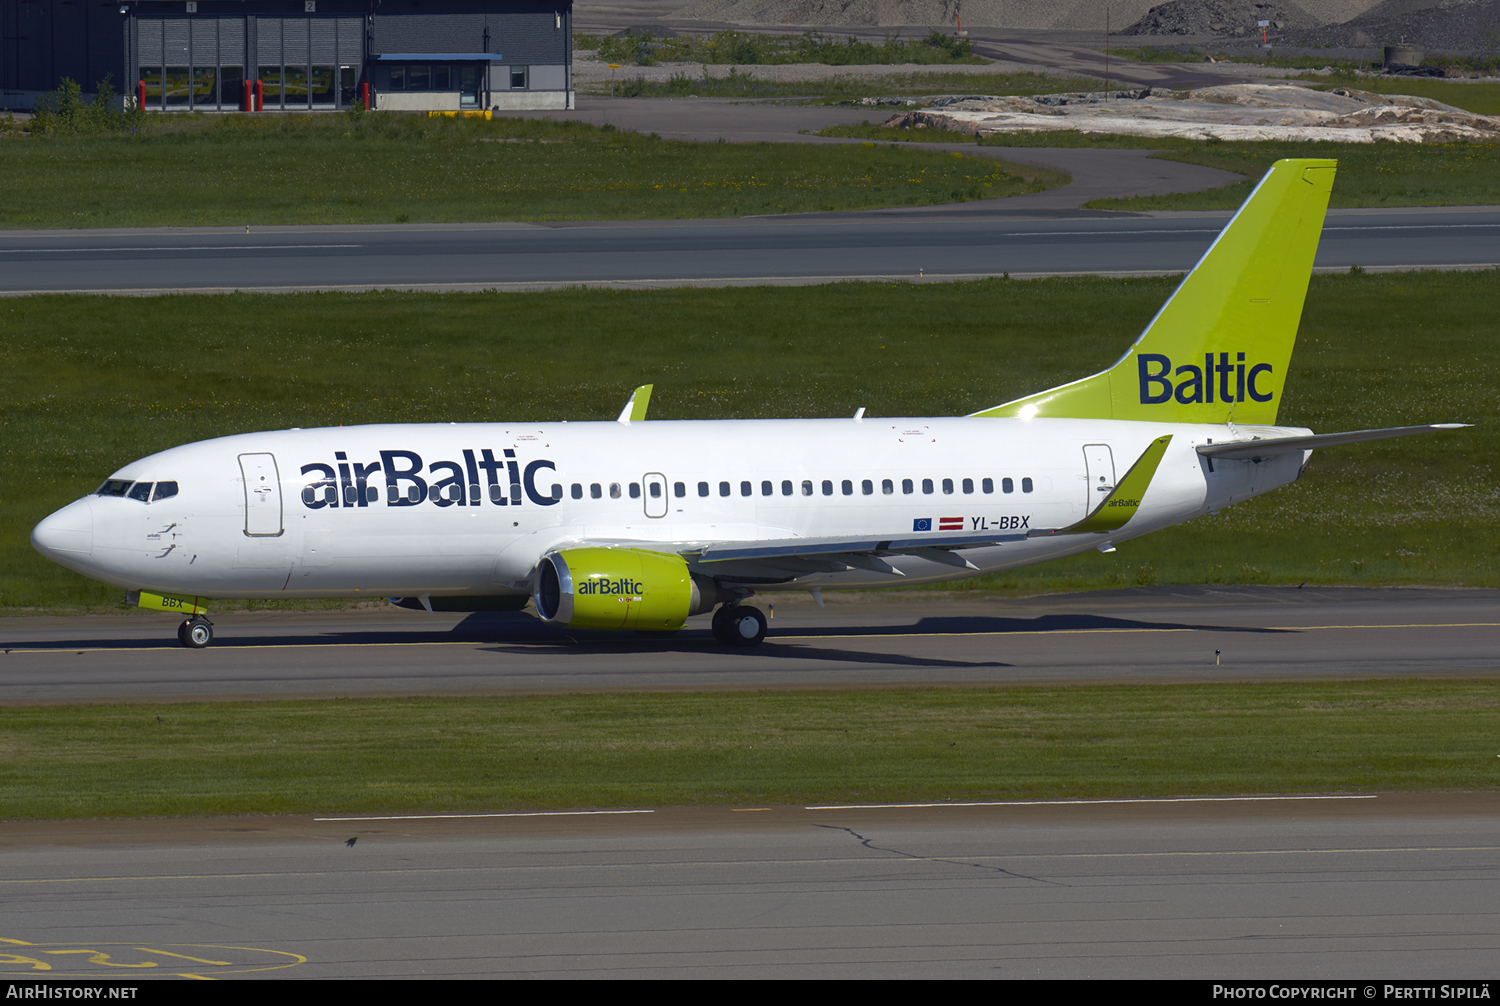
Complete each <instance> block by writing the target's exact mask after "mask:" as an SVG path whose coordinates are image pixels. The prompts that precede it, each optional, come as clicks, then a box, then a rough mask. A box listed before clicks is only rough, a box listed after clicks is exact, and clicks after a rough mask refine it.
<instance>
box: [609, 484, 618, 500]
mask: <svg viewBox="0 0 1500 1006" xmlns="http://www.w3.org/2000/svg"><path fill="white" fill-rule="evenodd" d="M609 498H610V499H612V500H617V499H619V498H620V483H618V482H611V483H610V484H609Z"/></svg>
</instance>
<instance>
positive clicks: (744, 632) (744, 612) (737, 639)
mask: <svg viewBox="0 0 1500 1006" xmlns="http://www.w3.org/2000/svg"><path fill="white" fill-rule="evenodd" d="M714 638H715V639H717V640H718V641H719V642H721V643H723V644H724V645H725V646H758V645H759V644H760V641H761V640H762V639H765V638H766V616H765V615H764V614H762V613H761V610H760V609H759V608H752V607H751V606H750V605H748V604H725V605H720V607H719V610H718V611H716V612H714Z"/></svg>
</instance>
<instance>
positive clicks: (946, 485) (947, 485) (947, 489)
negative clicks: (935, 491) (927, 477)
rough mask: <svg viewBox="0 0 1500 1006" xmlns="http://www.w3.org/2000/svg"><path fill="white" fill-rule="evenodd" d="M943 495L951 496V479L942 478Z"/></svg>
mask: <svg viewBox="0 0 1500 1006" xmlns="http://www.w3.org/2000/svg"><path fill="white" fill-rule="evenodd" d="M943 495H944V496H952V495H953V480H952V479H943Z"/></svg>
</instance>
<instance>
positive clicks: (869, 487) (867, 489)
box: [859, 479, 875, 496]
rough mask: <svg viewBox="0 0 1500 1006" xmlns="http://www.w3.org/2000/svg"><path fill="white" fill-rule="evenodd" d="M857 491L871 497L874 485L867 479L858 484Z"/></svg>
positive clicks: (873, 492)
mask: <svg viewBox="0 0 1500 1006" xmlns="http://www.w3.org/2000/svg"><path fill="white" fill-rule="evenodd" d="M859 491H860V492H862V493H864V494H865V495H866V496H873V495H874V494H875V483H873V482H871V481H870V480H869V479H865V480H864V481H863V482H861V483H860V484H859Z"/></svg>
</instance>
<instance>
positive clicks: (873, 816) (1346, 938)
mask: <svg viewBox="0 0 1500 1006" xmlns="http://www.w3.org/2000/svg"><path fill="white" fill-rule="evenodd" d="M630 810H632V811H634V812H632V813H625V814H608V815H591V816H562V817H555V816H544V817H493V818H478V819H474V818H471V819H462V820H431V819H429V820H413V819H405V820H349V819H344V820H309V819H307V818H269V819H268V818H230V819H217V820H204V821H182V822H173V821H167V822H160V821H158V822H109V823H103V822H79V823H77V824H72V825H62V826H60V825H54V824H41V825H6V826H0V891H3V892H4V899H5V903H6V916H7V927H6V936H7V940H8V941H11V942H9V944H8V945H7V946H6V947H5V948H4V950H5V953H4V954H3V955H0V971H3V972H4V973H5V974H6V977H8V978H13V979H14V978H22V979H24V980H32V979H38V978H40V979H49V978H50V979H61V980H67V979H69V978H78V977H84V976H89V977H107V978H110V979H113V980H116V981H123V982H125V983H126V984H134V983H136V982H144V981H149V980H153V979H169V978H178V977H181V978H198V977H206V978H308V979H312V978H321V979H337V978H417V977H427V978H445V977H463V978H523V977H546V978H1197V979H1205V980H1208V979H1211V980H1213V981H1224V980H1229V979H1235V978H1271V979H1297V978H1303V979H1306V978H1325V979H1326V978H1343V979H1352V980H1358V981H1365V982H1368V981H1372V980H1374V981H1388V980H1391V979H1406V980H1412V979H1431V980H1442V981H1447V982H1453V981H1455V980H1462V979H1471V980H1472V979H1486V978H1490V977H1492V976H1493V975H1494V973H1495V961H1496V954H1497V951H1500V910H1497V908H1496V906H1497V905H1500V869H1497V865H1496V864H1497V854H1500V842H1497V838H1496V836H1497V835H1500V828H1497V826H1500V797H1497V796H1496V795H1495V794H1492V793H1479V794H1467V795H1462V794H1455V795H1429V796H1424V795H1384V794H1383V795H1379V796H1375V797H1373V798H1368V797H1357V798H1352V799H1291V800H1271V801H1261V800H1256V801H1239V800H1236V801H1187V802H1170V803H1164V802H1146V803H1134V802H1123V803H1110V802H1104V803H1085V804H1066V803H1063V804H1051V805H1040V806H1038V805H1010V806H937V807H903V808H821V809H820V808H802V807H778V808H728V807H724V808H701V809H681V808H630ZM642 811H644V812H642ZM349 839H355V840H356V841H355V843H354V844H352V845H350V844H346V843H347V842H348V840H349ZM14 941H24V942H23V943H17V942H14ZM39 966H40V967H46V968H48V969H50V970H49V971H45V972H44V971H39V970H37V968H38V967H39ZM1204 991H1205V998H1207V995H1206V993H1207V989H1206V988H1205V990H1204Z"/></svg>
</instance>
